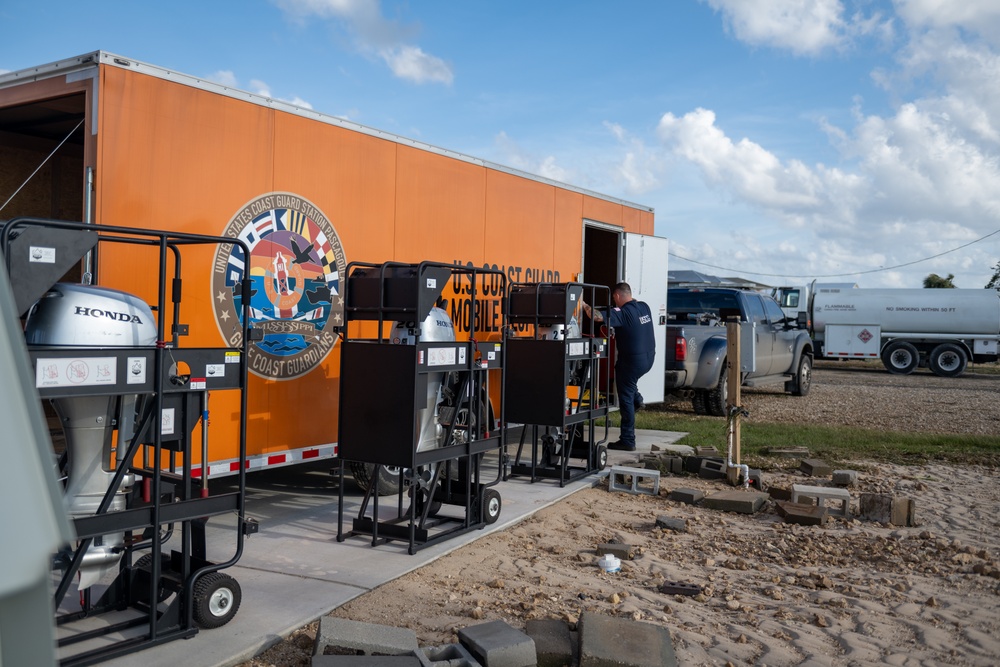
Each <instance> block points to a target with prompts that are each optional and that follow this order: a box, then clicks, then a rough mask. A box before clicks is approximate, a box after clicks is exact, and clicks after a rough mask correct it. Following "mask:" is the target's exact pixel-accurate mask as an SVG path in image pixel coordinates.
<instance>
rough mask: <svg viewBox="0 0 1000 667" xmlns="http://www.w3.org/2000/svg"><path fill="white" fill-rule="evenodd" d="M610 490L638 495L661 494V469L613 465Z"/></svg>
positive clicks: (609, 479)
mask: <svg viewBox="0 0 1000 667" xmlns="http://www.w3.org/2000/svg"><path fill="white" fill-rule="evenodd" d="M608 491H624V492H626V493H633V494H636V495H639V494H649V495H652V496H655V495H659V493H660V471H659V470H643V469H642V468H629V467H626V466H611V474H610V475H609V476H608Z"/></svg>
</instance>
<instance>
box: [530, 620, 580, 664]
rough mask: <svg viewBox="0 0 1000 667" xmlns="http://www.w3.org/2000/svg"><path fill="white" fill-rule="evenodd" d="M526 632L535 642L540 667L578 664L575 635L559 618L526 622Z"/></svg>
mask: <svg viewBox="0 0 1000 667" xmlns="http://www.w3.org/2000/svg"><path fill="white" fill-rule="evenodd" d="M524 632H525V634H527V635H528V636H529V637H531V639H532V641H534V642H535V656H536V657H537V659H538V667H563V665H572V664H575V663H576V656H575V653H576V651H574V643H573V635H572V633H570V630H569V624H568V623H566V621H562V620H559V619H557V618H536V619H531V620H529V621H526V622H525V624H524Z"/></svg>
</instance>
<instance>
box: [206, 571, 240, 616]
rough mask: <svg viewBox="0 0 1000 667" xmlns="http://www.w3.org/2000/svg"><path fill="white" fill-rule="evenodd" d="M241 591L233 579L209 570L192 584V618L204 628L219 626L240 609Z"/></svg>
mask: <svg viewBox="0 0 1000 667" xmlns="http://www.w3.org/2000/svg"><path fill="white" fill-rule="evenodd" d="M242 599H243V591H242V590H240V585H239V584H238V583H237V582H236V580H235V579H233V578H232V577H230V576H229V575H228V574H223V573H222V572H209V573H208V574H206V575H203V576H202V577H201V578H199V579H198V581H197V582H195V585H194V620H195V622H196V623H197V624H198V625H200V626H201V627H203V628H205V629H206V630H211V629H212V628H221V627H222V626H223V625H225V624H226V623H228V622H229V621H231V620H233V617H234V616H236V612H237V611H239V609H240V602H241V601H242Z"/></svg>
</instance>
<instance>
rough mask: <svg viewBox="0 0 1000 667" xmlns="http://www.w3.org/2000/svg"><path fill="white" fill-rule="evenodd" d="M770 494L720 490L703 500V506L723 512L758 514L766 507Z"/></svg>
mask: <svg viewBox="0 0 1000 667" xmlns="http://www.w3.org/2000/svg"><path fill="white" fill-rule="evenodd" d="M767 498H768V495H767V494H766V493H761V492H759V491H719V492H718V493H713V494H712V495H710V496H708V497H707V498H705V499H704V500H703V501H701V505H702V507H707V508H709V509H713V510H722V511H723V512H739V513H740V514H756V513H757V512H759V511H760V509H761V508H762V507H764V503H765V501H767Z"/></svg>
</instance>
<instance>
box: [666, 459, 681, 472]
mask: <svg viewBox="0 0 1000 667" xmlns="http://www.w3.org/2000/svg"><path fill="white" fill-rule="evenodd" d="M664 460H665V462H666V465H667V470H669V471H670V474H671V475H682V474H684V459H683V458H681V457H680V456H667V457H665V459H664Z"/></svg>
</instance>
